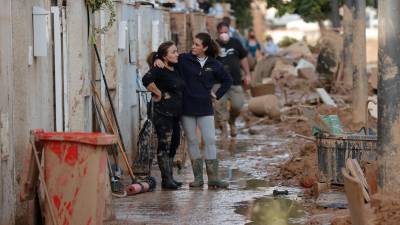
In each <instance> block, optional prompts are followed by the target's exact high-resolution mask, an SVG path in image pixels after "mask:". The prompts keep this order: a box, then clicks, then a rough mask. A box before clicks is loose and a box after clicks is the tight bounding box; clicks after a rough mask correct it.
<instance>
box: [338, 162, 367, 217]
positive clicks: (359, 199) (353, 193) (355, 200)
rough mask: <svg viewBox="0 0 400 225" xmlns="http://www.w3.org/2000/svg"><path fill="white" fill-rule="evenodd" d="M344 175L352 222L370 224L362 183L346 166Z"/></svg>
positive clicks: (343, 171) (343, 170)
mask: <svg viewBox="0 0 400 225" xmlns="http://www.w3.org/2000/svg"><path fill="white" fill-rule="evenodd" d="M342 175H343V178H344V190H345V193H346V197H347V201H348V203H349V209H350V217H351V223H352V224H353V225H369V223H368V219H367V214H368V213H367V211H366V208H365V204H364V196H363V194H362V189H363V188H362V186H361V183H360V182H359V181H358V180H357V179H355V178H353V177H352V176H351V175H350V172H349V171H348V170H347V169H345V168H342Z"/></svg>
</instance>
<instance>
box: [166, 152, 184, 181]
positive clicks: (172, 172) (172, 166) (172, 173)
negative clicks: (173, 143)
mask: <svg viewBox="0 0 400 225" xmlns="http://www.w3.org/2000/svg"><path fill="white" fill-rule="evenodd" d="M169 166H170V167H171V179H172V181H173V182H174V183H175V184H176V186H178V187H181V186H182V184H183V183H182V182H179V181H176V180H175V179H174V158H169Z"/></svg>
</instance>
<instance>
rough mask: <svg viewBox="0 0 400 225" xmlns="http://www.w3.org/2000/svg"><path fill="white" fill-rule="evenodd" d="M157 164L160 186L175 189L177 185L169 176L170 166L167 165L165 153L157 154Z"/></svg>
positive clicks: (167, 159) (167, 160)
mask: <svg viewBox="0 0 400 225" xmlns="http://www.w3.org/2000/svg"><path fill="white" fill-rule="evenodd" d="M157 161H158V166H159V167H160V171H161V179H162V181H161V187H162V188H163V189H170V190H176V189H178V186H177V185H176V184H175V183H174V181H173V180H172V176H171V169H172V168H171V167H170V165H169V157H168V156H167V155H160V156H157Z"/></svg>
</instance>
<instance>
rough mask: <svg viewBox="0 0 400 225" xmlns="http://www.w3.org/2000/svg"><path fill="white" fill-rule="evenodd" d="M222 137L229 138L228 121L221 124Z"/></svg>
mask: <svg viewBox="0 0 400 225" xmlns="http://www.w3.org/2000/svg"><path fill="white" fill-rule="evenodd" d="M220 129H221V138H225V139H226V138H228V126H227V124H226V123H223V124H221V126H220Z"/></svg>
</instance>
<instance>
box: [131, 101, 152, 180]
mask: <svg viewBox="0 0 400 225" xmlns="http://www.w3.org/2000/svg"><path fill="white" fill-rule="evenodd" d="M148 105H149V106H150V107H148V111H147V112H148V113H147V114H148V116H147V119H146V121H145V122H144V124H143V127H142V128H141V129H140V132H139V137H138V141H137V154H136V157H135V160H134V163H133V167H134V168H135V169H134V172H135V174H136V175H145V176H149V175H150V174H151V166H152V164H153V159H154V158H155V156H156V153H157V135H156V132H155V128H154V125H153V123H152V121H151V119H152V116H153V106H152V105H153V103H152V101H150V102H149V103H148ZM139 110H140V109H139ZM139 113H140V112H139Z"/></svg>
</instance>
